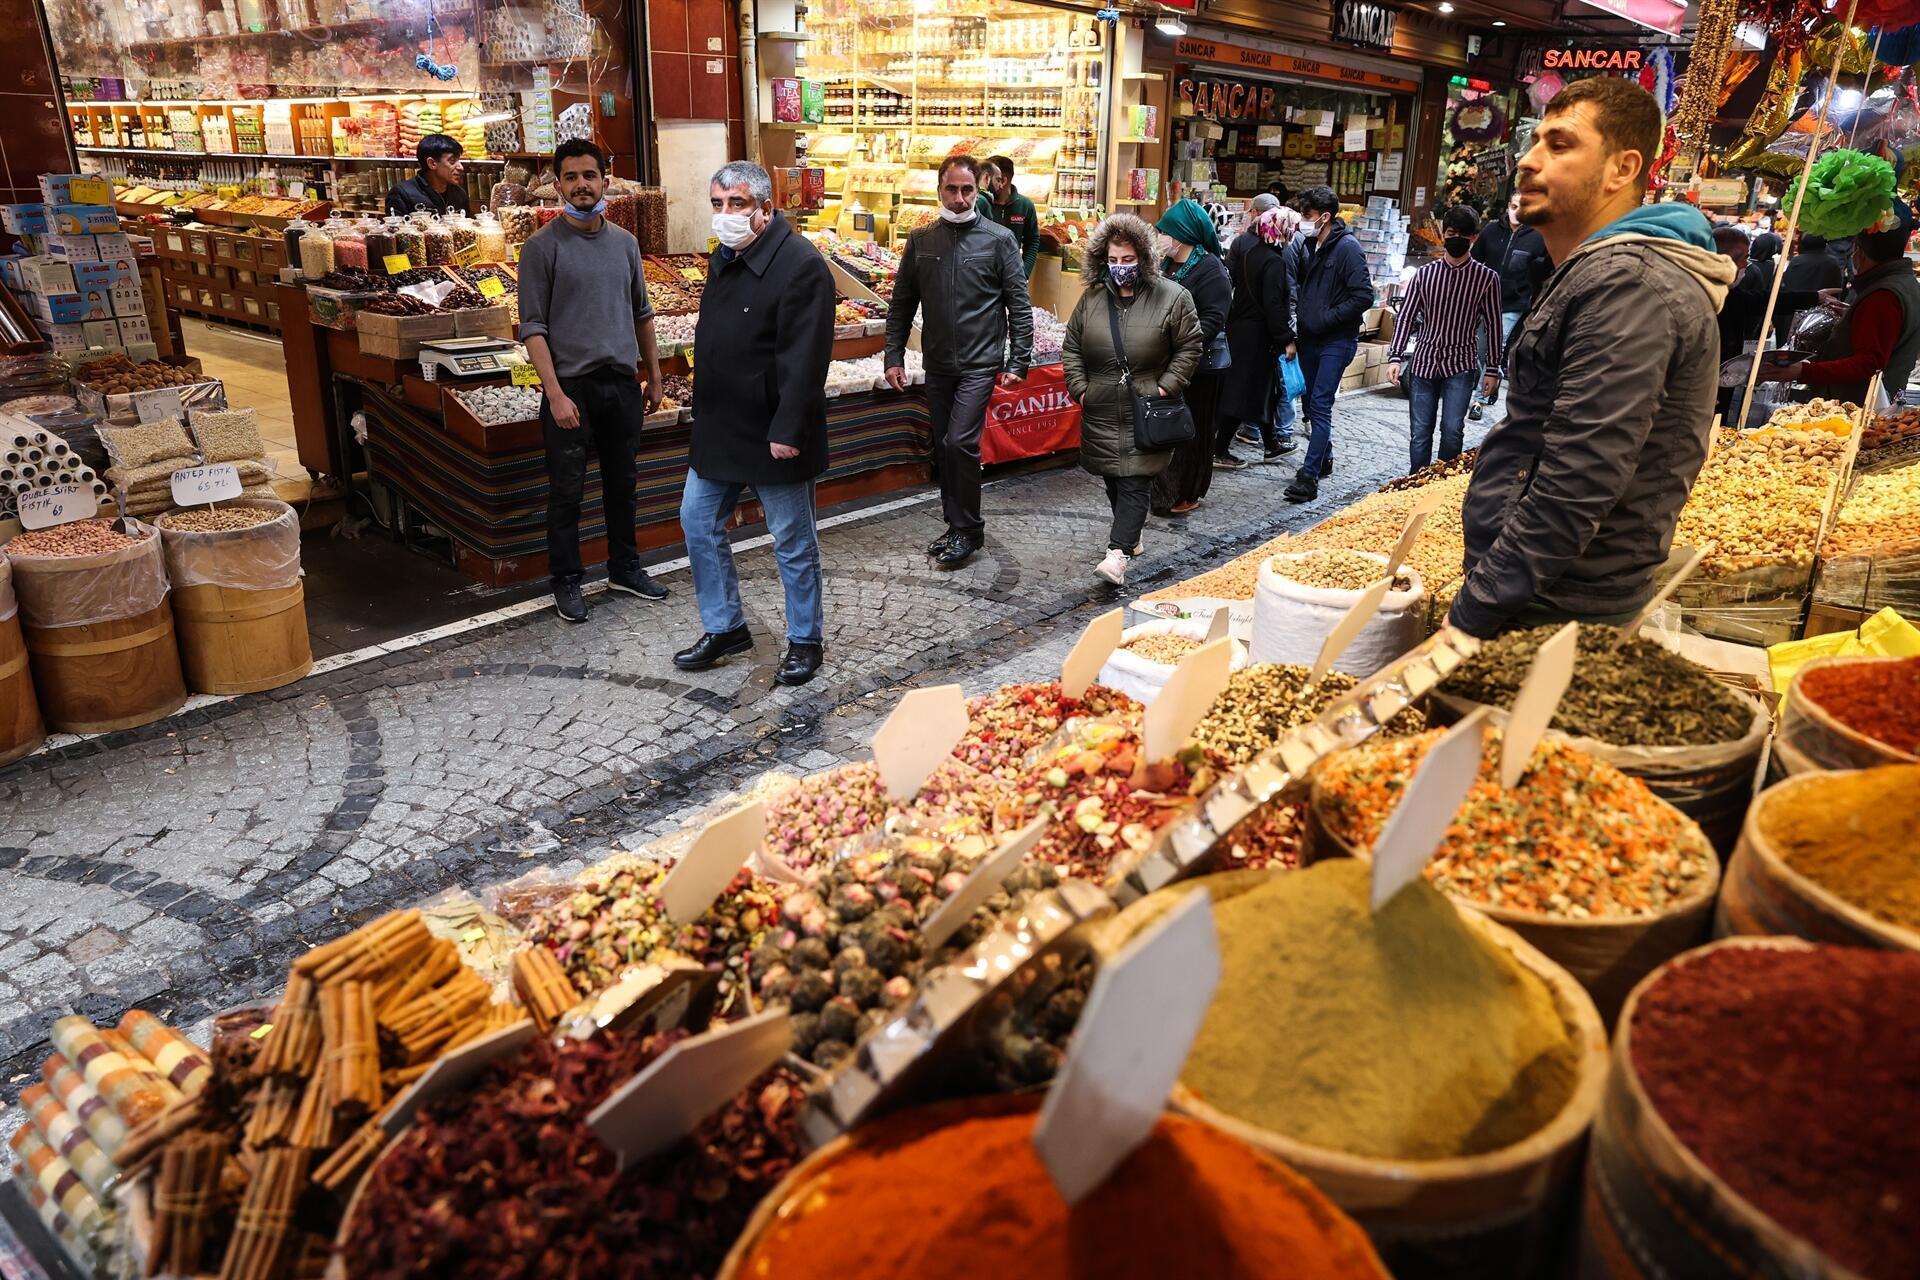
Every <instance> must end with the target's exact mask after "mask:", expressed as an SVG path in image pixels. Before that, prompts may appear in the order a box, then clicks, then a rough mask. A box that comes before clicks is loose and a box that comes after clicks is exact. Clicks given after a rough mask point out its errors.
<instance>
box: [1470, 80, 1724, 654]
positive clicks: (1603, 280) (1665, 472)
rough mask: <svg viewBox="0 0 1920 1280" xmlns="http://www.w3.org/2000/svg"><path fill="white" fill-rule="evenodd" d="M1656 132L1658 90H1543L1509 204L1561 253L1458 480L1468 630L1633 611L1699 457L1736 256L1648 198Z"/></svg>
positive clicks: (1622, 86) (1664, 547)
mask: <svg viewBox="0 0 1920 1280" xmlns="http://www.w3.org/2000/svg"><path fill="white" fill-rule="evenodd" d="M1660 137H1661V120H1660V108H1659V107H1658V106H1657V105H1656V104H1655V103H1654V100H1653V97H1652V95H1650V94H1648V93H1647V92H1646V91H1645V90H1644V89H1641V88H1639V87H1638V86H1637V85H1634V84H1632V83H1630V82H1628V81H1625V80H1617V79H1612V78H1609V77H1605V76H1601V77H1596V78H1594V79H1591V80H1581V81H1579V82H1577V83H1575V84H1573V85H1572V86H1570V87H1568V88H1567V89H1564V90H1562V91H1561V93H1560V94H1559V95H1558V96H1557V97H1555V98H1554V100H1553V101H1552V103H1550V104H1549V105H1548V107H1547V112H1546V116H1545V118H1544V119H1543V120H1542V121H1541V123H1540V127H1539V128H1538V129H1537V130H1536V131H1535V132H1534V135H1533V146H1532V148H1531V149H1530V150H1529V151H1528V152H1527V154H1526V156H1525V157H1524V158H1523V159H1522V160H1521V161H1520V166H1519V175H1518V187H1519V191H1520V220H1521V221H1522V222H1523V223H1525V224H1526V225H1528V226H1531V227H1537V228H1539V231H1540V234H1541V236H1542V238H1543V239H1544V240H1545V241H1546V245H1547V252H1548V253H1549V254H1550V255H1551V257H1552V259H1553V261H1555V262H1557V263H1559V264H1560V267H1559V269H1558V270H1556V271H1555V272H1554V273H1553V275H1552V277H1551V278H1549V279H1548V281H1547V282H1546V284H1545V285H1544V286H1542V288H1541V292H1540V294H1539V296H1538V298H1537V299H1536V301H1535V303H1534V307H1533V310H1532V312H1531V313H1529V315H1528V316H1527V319H1526V321H1525V322H1524V323H1523V324H1522V326H1521V328H1520V329H1519V331H1518V332H1517V333H1516V334H1515V336H1514V340H1513V344H1512V346H1511V347H1510V348H1509V350H1508V375H1509V380H1508V391H1507V416H1506V418H1505V419H1504V420H1503V421H1502V422H1500V423H1499V424H1498V425H1497V426H1495V427H1494V428H1493V430H1492V431H1491V432H1489V433H1488V435H1487V438H1486V441H1485V443H1483V444H1482V445H1481V447H1480V457H1479V460H1478V461H1477V462H1476V463H1475V464H1474V469H1473V483H1472V486H1471V487H1470V488H1469V489H1468V490H1467V498H1466V505H1465V509H1464V511H1463V516H1464V519H1465V524H1466V531H1465V532H1466V563H1465V568H1466V579H1465V581H1464V582H1463V583H1462V584H1461V587H1460V592H1459V595H1458V596H1457V597H1456V598H1455V600H1454V603H1453V607H1452V609H1451V610H1450V611H1449V612H1448V614H1447V621H1448V622H1449V623H1451V624H1452V625H1454V626H1456V627H1458V628H1460V629H1461V630H1462V631H1465V632H1467V633H1469V634H1471V635H1476V636H1483V637H1484V636H1492V635H1494V634H1496V633H1497V632H1499V631H1501V630H1502V629H1504V628H1507V627H1511V626H1536V625H1542V624H1545V623H1549V622H1555V621H1561V620H1566V619H1578V620H1581V621H1587V622H1599V623H1622V622H1626V621H1627V620H1629V619H1630V618H1631V617H1632V616H1633V615H1634V614H1635V613H1636V612H1638V611H1639V609H1640V607H1641V606H1642V605H1644V604H1646V602H1647V601H1648V600H1649V599H1650V598H1652V596H1653V592H1654V589H1655V584H1654V571H1655V570H1656V569H1658V568H1659V567H1660V565H1661V564H1662V563H1663V562H1664V561H1665V560H1666V558H1667V554H1668V552H1669V551H1670V550H1671V548H1672V542H1673V530H1674V525H1675V524H1676V523H1677V522H1678V520H1679V518H1680V508H1681V507H1683V506H1685V505H1686V501H1687V495H1688V493H1689V492H1691V490H1692V488H1693V481H1694V477H1695V476H1697V475H1698V474H1699V472H1700V467H1701V465H1702V464H1703V463H1704V462H1705V461H1706V456H1707V436H1708V428H1709V425H1710V421H1711V417H1712V414H1713V398H1714V392H1715V390H1716V386H1715V384H1716V382H1717V380H1718V371H1719V362H1718V355H1719V349H1720V335H1719V330H1718V326H1717V323H1716V321H1715V318H1714V317H1715V314H1716V313H1717V312H1718V311H1719V310H1720V305H1721V303H1722V302H1723V301H1725V299H1726V294H1727V287H1728V286H1729V285H1730V284H1732V283H1733V277H1734V268H1733V263H1731V262H1730V261H1728V260H1727V259H1726V258H1723V257H1721V256H1719V255H1718V254H1717V253H1715V252H1714V244H1713V233H1712V229H1711V228H1710V227H1709V226H1708V224H1707V220H1706V219H1705V218H1704V217H1703V216H1701V214H1700V212H1699V210H1697V209H1695V208H1693V207H1692V206H1691V205H1685V204H1664V205H1653V206H1650V207H1646V208H1643V207H1641V202H1642V200H1644V199H1645V197H1646V192H1647V167H1648V165H1649V164H1650V163H1651V162H1652V160H1653V158H1654V157H1655V156H1657V155H1659V153H1660Z"/></svg>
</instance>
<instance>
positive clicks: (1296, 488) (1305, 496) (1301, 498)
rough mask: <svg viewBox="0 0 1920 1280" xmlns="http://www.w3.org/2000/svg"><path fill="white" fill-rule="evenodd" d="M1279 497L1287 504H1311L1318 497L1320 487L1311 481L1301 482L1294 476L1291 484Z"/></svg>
mask: <svg viewBox="0 0 1920 1280" xmlns="http://www.w3.org/2000/svg"><path fill="white" fill-rule="evenodd" d="M1280 496H1281V497H1283V498H1285V499H1286V500H1287V501H1288V502H1312V501H1313V500H1314V499H1315V498H1317V497H1319V496H1320V486H1319V484H1318V483H1317V482H1315V481H1313V480H1302V479H1300V478H1299V477H1297V476H1296V477H1295V478H1294V481H1293V483H1292V484H1290V485H1288V486H1287V491H1286V492H1285V493H1283V494H1281V495H1280Z"/></svg>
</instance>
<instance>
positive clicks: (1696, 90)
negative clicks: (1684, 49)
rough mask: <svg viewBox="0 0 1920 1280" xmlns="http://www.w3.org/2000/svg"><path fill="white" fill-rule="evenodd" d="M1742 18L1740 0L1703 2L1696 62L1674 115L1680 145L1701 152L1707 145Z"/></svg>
mask: <svg viewBox="0 0 1920 1280" xmlns="http://www.w3.org/2000/svg"><path fill="white" fill-rule="evenodd" d="M1738 17H1739V6H1738V3H1737V0H1700V16H1699V22H1698V25H1697V26H1696V27H1695V29H1694V34H1693V60H1692V61H1691V62H1690V63H1688V65H1687V76H1686V81H1685V83H1684V84H1683V86H1682V87H1681V90H1680V101H1679V104H1678V105H1677V106H1675V107H1674V109H1673V113H1672V119H1673V131H1674V134H1675V136H1677V137H1678V138H1679V139H1680V145H1681V146H1683V147H1687V148H1692V149H1696V150H1697V149H1699V148H1702V147H1704V146H1706V145H1707V131H1708V130H1709V129H1710V128H1712V126H1713V114H1714V110H1715V107H1716V105H1717V104H1718V102H1719V100H1720V80H1721V77H1722V76H1723V75H1724V74H1725V71H1726V66H1727V53H1728V51H1729V50H1731V49H1732V48H1733V29H1734V27H1735V25H1736V24H1737V21H1738Z"/></svg>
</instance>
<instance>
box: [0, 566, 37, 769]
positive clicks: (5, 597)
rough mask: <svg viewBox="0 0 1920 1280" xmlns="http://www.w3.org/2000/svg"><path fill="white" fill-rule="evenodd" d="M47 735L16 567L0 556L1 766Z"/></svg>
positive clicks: (25, 753)
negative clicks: (24, 632)
mask: <svg viewBox="0 0 1920 1280" xmlns="http://www.w3.org/2000/svg"><path fill="white" fill-rule="evenodd" d="M46 736H47V727H46V725H45V724H43V723H41V720H40V703H39V700H38V699H36V698H35V697H34V695H33V672H32V671H31V670H30V669H29V668H28V665H27V644H26V641H25V640H24V639H22V638H21V635H20V618H19V615H18V613H17V612H16V610H15V607H14V602H13V570H12V568H10V567H9V566H8V564H7V558H6V557H5V556H0V765H8V764H12V763H13V762H14V761H15V760H18V759H20V758H21V757H22V756H26V755H30V754H32V752H33V750H34V748H36V747H38V746H39V745H40V744H41V743H42V742H44V741H45V740H46Z"/></svg>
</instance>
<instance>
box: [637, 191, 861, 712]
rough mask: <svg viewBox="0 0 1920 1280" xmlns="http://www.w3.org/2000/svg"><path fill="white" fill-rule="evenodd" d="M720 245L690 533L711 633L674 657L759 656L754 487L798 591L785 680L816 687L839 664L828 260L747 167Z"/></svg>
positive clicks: (790, 595) (684, 520)
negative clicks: (752, 610)
mask: <svg viewBox="0 0 1920 1280" xmlns="http://www.w3.org/2000/svg"><path fill="white" fill-rule="evenodd" d="M712 198H713V234H714V237H715V238H716V239H718V240H719V242H720V248H719V249H717V250H715V252H714V255H713V261H712V263H711V264H710V266H709V269H708V274H707V287H706V291H705V292H704V293H702V294H701V297H700V321H699V325H698V327H697V328H696V329H695V331H694V340H693V354H694V381H693V441H692V445H691V447H690V450H689V457H688V461H689V463H690V464H691V465H690V466H689V468H688V471H687V487H686V492H685V493H684V494H682V495H681V499H680V528H681V531H682V532H683V533H684V534H685V535H686V539H687V559H688V561H689V562H690V563H691V565H692V568H693V589H694V594H695V596H696V597H697V598H698V600H699V602H700V625H701V628H702V632H703V634H702V635H701V637H700V639H699V640H698V641H696V642H695V643H694V644H693V645H692V646H691V647H689V648H687V649H683V650H681V651H680V652H679V653H676V654H674V655H673V665H674V666H676V667H679V668H680V669H681V670H682V671H704V670H706V669H707V668H708V667H711V666H713V665H714V664H715V663H718V662H720V661H721V660H722V659H724V658H727V657H729V656H731V655H733V654H736V653H745V652H746V651H747V650H748V649H751V648H752V647H753V637H752V635H751V634H750V633H749V632H748V630H747V615H746V612H745V610H744V609H743V608H742V607H741V604H740V579H739V577H738V575H737V574H736V573H735V571H734V567H733V550H732V548H731V547H730V546H729V545H728V543H727V520H728V518H729V517H730V516H732V515H733V512H734V508H735V507H737V506H738V505H739V503H740V491H741V490H742V489H743V488H744V487H746V486H747V485H752V486H753V493H754V497H755V498H757V499H758V500H759V502H760V506H761V509H762V510H764V511H765V512H766V518H767V531H768V532H769V533H771V534H772V535H773V554H774V559H775V561H776V562H777V563H778V564H779V566H780V582H781V585H782V586H783V587H784V588H785V590H786V602H787V655H786V659H785V661H783V662H782V663H781V664H780V669H779V670H778V671H777V672H776V673H775V674H774V679H775V680H777V681H778V682H779V683H781V684H787V685H798V684H805V683H806V682H807V681H809V680H811V679H813V677H814V673H815V672H817V671H818V670H819V669H820V662H821V658H822V656H823V655H824V653H825V644H826V639H825V635H824V631H825V620H824V617H823V615H822V608H821V601H820V595H821V589H820V537H819V532H818V530H817V529H816V528H815V527H814V522H813V484H814V481H815V479H817V478H818V477H819V475H820V473H821V472H823V471H825V470H826V469H827V394H826V381H827V365H828V364H829V363H831V362H832V360H833V312H834V288H833V278H832V277H831V276H830V275H829V274H828V272H827V263H826V259H824V258H822V257H821V256H820V254H819V253H818V252H817V251H816V250H815V249H814V248H813V246H812V245H810V244H808V243H807V242H806V241H805V240H803V239H802V238H801V237H800V236H799V235H797V234H796V233H795V232H794V230H793V228H792V226H791V225H789V224H788V222H787V220H786V219H785V218H782V217H781V216H780V215H779V214H777V213H775V212H774V211H773V181H772V179H770V178H769V177H768V176H767V171H766V170H765V169H762V168H761V167H760V166H759V165H755V164H748V163H746V162H745V161H735V162H733V163H732V164H728V165H725V166H723V167H722V168H721V169H720V171H719V172H718V173H716V174H714V175H713V184H712Z"/></svg>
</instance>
